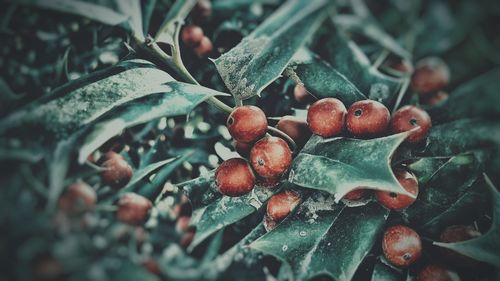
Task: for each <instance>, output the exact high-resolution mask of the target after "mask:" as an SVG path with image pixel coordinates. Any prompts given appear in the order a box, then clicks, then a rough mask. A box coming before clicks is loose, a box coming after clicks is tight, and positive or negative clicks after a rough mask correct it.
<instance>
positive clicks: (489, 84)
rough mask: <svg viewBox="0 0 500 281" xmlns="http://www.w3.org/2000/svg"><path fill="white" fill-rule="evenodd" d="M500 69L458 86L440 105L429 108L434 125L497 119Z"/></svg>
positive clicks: (499, 111) (499, 110) (499, 97)
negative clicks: (479, 118)
mask: <svg viewBox="0 0 500 281" xmlns="http://www.w3.org/2000/svg"><path fill="white" fill-rule="evenodd" d="M499 88H500V68H496V69H494V70H491V71H488V72H487V73H485V74H483V75H481V76H479V77H477V78H474V79H472V80H469V81H467V82H465V83H464V84H462V85H460V86H458V88H456V89H455V90H454V91H453V92H452V93H451V94H450V97H449V98H448V99H447V100H446V101H444V102H443V103H441V104H438V105H437V106H435V107H432V108H429V109H428V112H429V114H430V115H431V117H432V122H433V123H434V124H438V123H444V122H448V121H452V120H457V119H462V118H475V117H488V116H491V118H495V117H498V116H499V115H500V106H499V104H500V95H499V94H498V89H499Z"/></svg>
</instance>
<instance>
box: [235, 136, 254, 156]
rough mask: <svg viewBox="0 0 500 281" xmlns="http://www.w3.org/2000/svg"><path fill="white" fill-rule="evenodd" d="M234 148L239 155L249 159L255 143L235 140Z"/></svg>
mask: <svg viewBox="0 0 500 281" xmlns="http://www.w3.org/2000/svg"><path fill="white" fill-rule="evenodd" d="M233 146H234V150H236V152H238V154H239V155H241V156H243V157H248V155H250V150H251V149H252V147H253V143H247V142H242V141H237V140H234V141H233Z"/></svg>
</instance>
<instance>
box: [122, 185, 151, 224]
mask: <svg viewBox="0 0 500 281" xmlns="http://www.w3.org/2000/svg"><path fill="white" fill-rule="evenodd" d="M116 205H117V207H118V210H117V212H116V217H117V219H118V220H119V221H121V222H123V223H126V224H130V225H140V224H142V223H144V222H145V221H146V219H147V217H148V215H149V211H150V210H151V208H152V207H153V204H152V203H151V201H150V200H149V199H147V198H146V197H144V196H141V195H139V194H136V193H132V192H128V193H125V194H123V195H122V196H121V197H120V199H119V200H118V203H117V204H116Z"/></svg>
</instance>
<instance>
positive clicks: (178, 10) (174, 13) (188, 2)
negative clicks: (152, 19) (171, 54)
mask: <svg viewBox="0 0 500 281" xmlns="http://www.w3.org/2000/svg"><path fill="white" fill-rule="evenodd" d="M195 5H196V0H178V1H175V3H174V4H173V5H172V7H170V9H169V10H168V13H167V15H166V16H165V19H164V20H163V22H162V24H161V25H160V28H159V29H158V32H156V35H155V39H156V40H157V41H161V42H165V43H168V44H171V45H174V40H175V39H174V36H175V31H176V25H177V24H181V23H183V22H184V19H185V18H186V17H187V16H188V14H189V12H191V10H192V9H193V7H194V6H195Z"/></svg>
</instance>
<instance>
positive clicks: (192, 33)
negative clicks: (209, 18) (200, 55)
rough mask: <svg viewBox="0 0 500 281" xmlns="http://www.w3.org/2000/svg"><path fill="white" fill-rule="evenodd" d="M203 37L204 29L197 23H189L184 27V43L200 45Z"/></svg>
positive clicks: (182, 37)
mask: <svg viewBox="0 0 500 281" xmlns="http://www.w3.org/2000/svg"><path fill="white" fill-rule="evenodd" d="M202 39H203V29H201V27H199V26H197V25H188V26H186V27H184V28H183V29H182V32H181V40H182V42H184V44H186V45H188V46H191V47H194V46H198V45H199V44H200V42H201V40H202Z"/></svg>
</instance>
